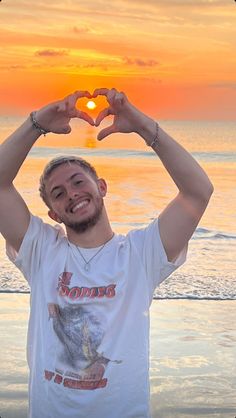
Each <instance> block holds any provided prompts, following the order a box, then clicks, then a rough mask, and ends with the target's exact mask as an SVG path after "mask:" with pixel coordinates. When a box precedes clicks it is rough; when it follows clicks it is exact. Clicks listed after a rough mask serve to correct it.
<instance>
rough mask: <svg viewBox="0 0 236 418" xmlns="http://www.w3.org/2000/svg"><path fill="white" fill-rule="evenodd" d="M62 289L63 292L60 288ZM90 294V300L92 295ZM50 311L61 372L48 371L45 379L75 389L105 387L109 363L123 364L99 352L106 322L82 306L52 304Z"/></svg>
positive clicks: (69, 275)
mask: <svg viewBox="0 0 236 418" xmlns="http://www.w3.org/2000/svg"><path fill="white" fill-rule="evenodd" d="M63 274H64V282H65V277H66V278H67V285H69V284H70V279H71V276H72V274H71V273H63ZM65 275H66V276H65ZM60 280H61V278H60ZM59 283H61V282H60V281H59ZM64 284H65V283H64ZM102 288H104V287H102ZM93 289H95V288H93ZM58 290H59V292H60V286H59V288H58ZM87 295H88V296H87V297H89V292H87ZM84 297H86V296H85V295H84ZM97 297H101V296H97ZM108 297H109V296H108ZM48 311H49V319H50V320H52V321H53V330H54V332H55V334H56V336H57V338H58V356H57V360H58V364H60V369H57V370H55V373H54V372H51V371H49V370H45V378H46V379H47V380H52V379H53V380H54V382H55V383H58V384H63V385H64V386H65V387H69V388H73V389H97V388H102V387H105V386H106V385H107V379H106V378H104V373H105V370H106V366H107V364H108V363H109V362H110V361H112V362H114V363H120V361H114V360H111V359H109V358H107V357H106V356H104V355H103V353H102V352H100V351H99V346H100V345H101V342H102V339H103V336H104V329H103V327H102V325H101V324H102V321H101V320H100V321H99V319H98V318H97V317H96V316H95V315H94V314H93V313H92V311H91V310H89V308H88V307H87V306H86V307H85V305H83V304H81V303H80V304H79V303H72V304H71V303H67V304H66V305H65V306H60V305H58V304H55V303H49V304H48ZM62 368H63V370H61V369H62Z"/></svg>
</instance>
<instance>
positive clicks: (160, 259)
mask: <svg viewBox="0 0 236 418" xmlns="http://www.w3.org/2000/svg"><path fill="white" fill-rule="evenodd" d="M139 238H140V242H139V245H140V247H139V251H140V252H141V257H142V260H143V263H144V268H145V271H146V274H147V278H148V285H149V287H150V292H151V294H152V293H153V292H154V290H155V288H156V287H157V286H158V285H159V284H160V283H161V282H163V280H165V279H166V278H167V277H169V276H170V275H171V274H172V273H173V272H174V271H175V270H176V269H177V268H178V267H180V266H181V265H182V264H183V263H184V262H185V260H186V256H187V249H188V245H186V246H185V247H184V248H183V250H182V251H181V252H180V254H179V255H178V257H177V259H176V260H175V261H174V262H170V261H168V259H167V255H166V252H165V249H164V246H163V243H162V240H161V237H160V231H159V220H158V219H155V220H154V221H153V222H152V223H151V224H150V225H148V226H147V227H146V228H144V229H143V230H140V237H139ZM173 239H174V237H173Z"/></svg>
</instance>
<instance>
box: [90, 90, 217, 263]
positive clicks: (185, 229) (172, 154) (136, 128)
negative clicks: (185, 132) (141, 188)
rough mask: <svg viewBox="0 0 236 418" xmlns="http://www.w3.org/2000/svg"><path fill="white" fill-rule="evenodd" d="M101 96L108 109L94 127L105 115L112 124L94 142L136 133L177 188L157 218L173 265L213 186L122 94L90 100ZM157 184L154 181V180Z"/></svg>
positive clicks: (109, 93)
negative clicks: (156, 156)
mask: <svg viewBox="0 0 236 418" xmlns="http://www.w3.org/2000/svg"><path fill="white" fill-rule="evenodd" d="M99 94H101V95H105V96H106V97H107V101H108V104H109V106H108V107H107V108H106V109H104V110H103V111H102V112H101V113H100V114H99V115H98V118H97V120H96V125H97V126H98V125H99V124H100V122H101V121H102V120H103V119H104V118H105V117H106V116H108V115H110V114H113V115H114V121H113V124H112V125H111V126H109V127H107V128H105V129H103V130H102V131H101V132H100V133H99V135H98V139H99V140H101V139H103V138H105V137H106V136H107V135H110V134H111V133H115V132H126V133H129V132H136V133H137V134H139V135H140V136H141V137H142V138H143V139H144V140H145V142H146V143H147V145H149V146H150V145H151V144H152V148H153V150H154V151H155V153H156V154H157V155H158V156H159V158H160V160H161V161H162V163H163V165H164V167H165V168H166V170H167V171H168V173H169V174H170V176H171V178H172V179H173V181H174V182H175V184H176V186H177V187H178V190H179V193H178V194H177V196H176V197H175V198H174V199H173V200H172V201H171V202H170V203H169V205H168V206H167V207H166V208H165V209H164V210H163V211H162V213H161V214H160V215H159V229H160V235H161V239H162V242H163V245H164V248H165V250H166V253H167V257H168V260H169V261H174V260H175V259H176V258H177V257H178V255H179V253H180V251H181V250H182V249H183V248H184V247H185V246H186V245H187V243H188V241H189V239H190V238H191V236H192V234H193V232H194V231H195V229H196V227H197V225H198V223H199V221H200V219H201V217H202V215H203V213H204V211H205V209H206V207H207V204H208V202H209V199H210V197H211V194H212V193H213V185H212V183H211V182H210V180H209V178H208V176H207V175H206V173H205V172H204V170H203V169H202V168H201V167H200V165H199V164H198V163H197V161H196V160H195V159H194V158H193V157H192V156H191V155H190V154H189V153H188V152H187V151H186V150H185V149H184V148H183V147H182V146H181V145H180V144H178V143H177V142H176V141H175V140H174V139H173V138H171V137H170V136H169V135H168V134H167V133H166V132H164V130H163V129H162V128H161V127H160V126H158V125H157V123H156V122H155V121H154V120H153V119H151V118H150V117H148V116H147V115H145V114H144V113H142V112H140V111H139V110H138V109H137V108H135V107H134V106H133V105H132V104H131V103H130V102H129V101H128V99H127V97H126V96H125V94H124V93H120V92H117V91H116V90H115V89H111V90H108V89H97V90H95V92H94V97H96V96H97V95H99ZM157 181H158V179H157Z"/></svg>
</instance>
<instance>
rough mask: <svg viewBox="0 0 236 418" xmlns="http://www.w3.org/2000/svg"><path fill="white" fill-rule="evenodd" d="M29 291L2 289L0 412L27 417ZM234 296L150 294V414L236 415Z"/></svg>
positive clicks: (175, 417)
mask: <svg viewBox="0 0 236 418" xmlns="http://www.w3.org/2000/svg"><path fill="white" fill-rule="evenodd" d="M28 308H29V295H28V294H0V332H1V336H2V338H1V352H0V362H1V376H0V416H1V418H26V414H27V403H28V401H27V379H28V367H27V362H26V349H25V348H26V337H27V320H28V313H29V309H28ZM235 310H236V301H199V300H198V301H189V300H177V301H176V300H158V301H157V300H154V301H153V303H152V306H151V310H150V317H151V337H150V385H151V409H152V416H153V418H189V417H205V416H207V417H208V418H213V417H219V418H234V417H235V416H236V364H235V354H236V348H235V347H236V330H235V325H234V324H235Z"/></svg>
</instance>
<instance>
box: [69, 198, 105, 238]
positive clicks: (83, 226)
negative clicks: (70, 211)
mask: <svg viewBox="0 0 236 418" xmlns="http://www.w3.org/2000/svg"><path fill="white" fill-rule="evenodd" d="M102 209H103V200H102V201H101V204H100V206H99V207H97V208H96V212H95V213H94V214H93V215H92V216H90V217H89V218H87V219H84V220H83V221H77V222H66V223H65V222H64V224H65V226H67V228H70V229H72V230H73V231H74V232H76V233H77V234H83V233H84V232H86V231H87V230H89V229H90V228H92V227H93V226H95V225H96V223H97V222H98V220H99V219H100V217H101V214H102Z"/></svg>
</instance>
